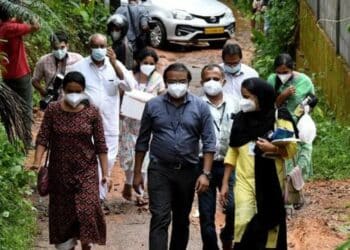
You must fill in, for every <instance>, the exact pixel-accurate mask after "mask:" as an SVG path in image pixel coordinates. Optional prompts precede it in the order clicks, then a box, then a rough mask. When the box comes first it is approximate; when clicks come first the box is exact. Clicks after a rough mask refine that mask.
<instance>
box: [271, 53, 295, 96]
mask: <svg viewBox="0 0 350 250" xmlns="http://www.w3.org/2000/svg"><path fill="white" fill-rule="evenodd" d="M282 65H285V66H286V67H287V68H288V69H291V70H293V69H294V60H293V58H292V57H291V56H290V55H289V54H287V53H281V54H279V55H278V56H277V57H276V58H275V62H274V68H275V70H276V69H277V68H278V67H279V66H282ZM282 84H283V83H282V81H281V79H280V78H279V77H278V76H276V83H275V92H276V96H278V95H279V89H280V87H281V86H282Z"/></svg>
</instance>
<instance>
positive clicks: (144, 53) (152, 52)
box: [134, 48, 159, 72]
mask: <svg viewBox="0 0 350 250" xmlns="http://www.w3.org/2000/svg"><path fill="white" fill-rule="evenodd" d="M148 56H150V57H152V58H153V59H154V62H155V63H157V62H158V60H159V57H158V55H157V52H156V51H155V50H153V49H147V48H145V49H143V50H141V51H140V52H139V53H138V54H137V58H136V62H137V65H136V66H135V70H134V71H135V72H140V64H141V61H142V60H143V59H145V58H146V57H148Z"/></svg>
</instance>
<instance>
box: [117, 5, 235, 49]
mask: <svg viewBox="0 0 350 250" xmlns="http://www.w3.org/2000/svg"><path fill="white" fill-rule="evenodd" d="M126 2H127V1H122V3H123V4H125V3H126ZM141 4H142V5H143V6H145V8H146V9H147V10H148V11H149V14H150V16H151V18H152V20H153V22H154V24H153V25H152V26H153V27H152V29H151V33H150V44H151V46H153V47H156V48H158V47H162V46H164V45H165V44H166V43H167V42H176V43H196V42H209V43H210V44H215V45H216V46H221V45H223V44H224V43H225V42H226V40H227V39H230V38H231V37H232V36H233V35H234V31H235V17H234V16H233V13H232V11H231V9H230V8H229V7H227V6H226V5H225V4H223V3H221V2H219V1H217V0H144V1H142V3H141Z"/></svg>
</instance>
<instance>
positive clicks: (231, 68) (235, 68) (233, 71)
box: [224, 63, 241, 75]
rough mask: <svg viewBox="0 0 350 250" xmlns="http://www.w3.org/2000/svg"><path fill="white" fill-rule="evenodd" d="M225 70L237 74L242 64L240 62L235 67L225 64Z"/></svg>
mask: <svg viewBox="0 0 350 250" xmlns="http://www.w3.org/2000/svg"><path fill="white" fill-rule="evenodd" d="M224 70H225V72H227V73H229V74H233V75H235V74H237V73H238V72H239V71H240V70H241V64H240V63H239V64H237V65H236V66H234V67H232V66H230V65H227V64H224Z"/></svg>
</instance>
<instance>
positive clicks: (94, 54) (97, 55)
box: [91, 48, 107, 62]
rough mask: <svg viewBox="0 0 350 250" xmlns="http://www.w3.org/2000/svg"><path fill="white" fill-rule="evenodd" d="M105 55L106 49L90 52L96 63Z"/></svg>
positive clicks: (95, 49) (96, 49)
mask: <svg viewBox="0 0 350 250" xmlns="http://www.w3.org/2000/svg"><path fill="white" fill-rule="evenodd" d="M106 55H107V49H106V48H94V49H92V51H91V57H92V58H93V59H94V60H96V61H98V62H101V61H103V60H104V59H105V57H106Z"/></svg>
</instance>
